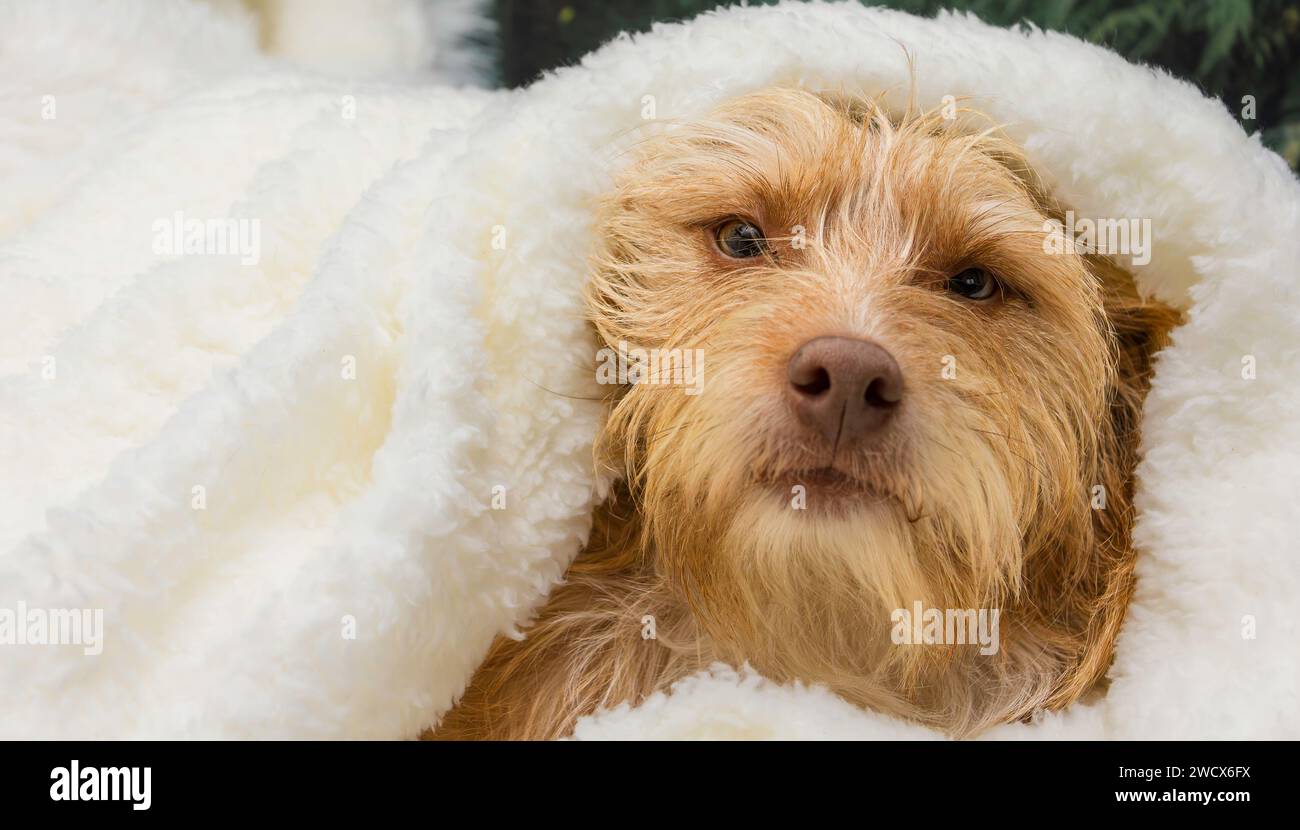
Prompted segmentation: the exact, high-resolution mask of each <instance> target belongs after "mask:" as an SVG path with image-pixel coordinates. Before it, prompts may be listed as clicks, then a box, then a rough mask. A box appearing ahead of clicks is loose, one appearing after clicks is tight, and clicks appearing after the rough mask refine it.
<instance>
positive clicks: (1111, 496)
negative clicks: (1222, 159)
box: [1048, 256, 1183, 706]
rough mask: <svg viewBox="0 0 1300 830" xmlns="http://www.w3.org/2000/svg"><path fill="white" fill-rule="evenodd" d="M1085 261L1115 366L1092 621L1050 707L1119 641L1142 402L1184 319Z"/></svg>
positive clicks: (1076, 691) (1081, 688)
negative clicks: (1161, 355) (1158, 361)
mask: <svg viewBox="0 0 1300 830" xmlns="http://www.w3.org/2000/svg"><path fill="white" fill-rule="evenodd" d="M1087 259H1088V266H1089V270H1090V271H1091V272H1092V273H1093V274H1094V275H1095V277H1096V278H1097V280H1098V283H1099V286H1100V289H1101V293H1102V303H1103V307H1104V309H1105V315H1106V323H1107V326H1108V328H1109V330H1110V334H1111V348H1112V361H1113V367H1114V371H1113V376H1112V381H1111V384H1110V387H1109V389H1108V399H1107V410H1108V411H1107V413H1106V416H1105V417H1106V422H1105V423H1103V424H1099V425H1098V426H1099V433H1100V434H1099V439H1100V440H1099V441H1098V443H1097V447H1096V453H1097V457H1096V458H1095V459H1094V460H1093V464H1092V465H1091V466H1092V469H1091V471H1090V473H1089V476H1090V481H1089V482H1086V483H1087V484H1088V488H1089V494H1088V495H1089V496H1090V498H1091V507H1092V515H1093V522H1092V525H1093V527H1092V531H1093V532H1092V544H1091V546H1090V548H1091V549H1090V550H1089V551H1087V552H1086V555H1087V564H1086V566H1085V568H1084V573H1085V576H1084V578H1083V582H1084V583H1086V585H1087V588H1086V589H1085V590H1084V591H1083V592H1081V593H1082V595H1083V596H1087V597H1088V598H1089V599H1088V601H1087V604H1088V607H1087V608H1084V609H1080V610H1082V611H1083V612H1084V615H1085V617H1086V619H1087V621H1088V622H1087V625H1086V629H1085V631H1084V632H1083V637H1082V642H1081V651H1080V653H1079V655H1078V659H1077V662H1076V663H1075V665H1074V668H1073V669H1072V670H1071V671H1070V672H1069V673H1068V674H1067V675H1066V676H1065V677H1063V678H1062V679H1061V681H1060V683H1059V684H1058V686H1057V688H1056V690H1055V692H1054V694H1053V696H1052V699H1051V700H1050V701H1049V702H1048V705H1049V706H1053V705H1058V706H1060V705H1065V704H1068V703H1070V702H1071V701H1073V700H1075V699H1077V698H1078V697H1079V696H1081V695H1082V694H1084V693H1085V692H1086V691H1088V690H1089V689H1090V688H1092V687H1093V686H1094V685H1095V684H1096V683H1097V682H1098V681H1100V680H1101V679H1102V678H1103V677H1104V676H1105V674H1106V671H1107V669H1108V668H1109V667H1110V662H1111V658H1112V656H1113V654H1114V647H1115V639H1116V637H1117V636H1118V635H1119V630H1120V626H1121V625H1122V623H1123V621H1124V616H1125V612H1126V610H1127V608H1128V604H1129V599H1130V597H1131V596H1132V592H1133V585H1134V566H1135V564H1136V561H1137V552H1136V551H1134V550H1133V547H1132V529H1133V520H1134V518H1135V516H1134V511H1133V491H1134V469H1135V467H1136V466H1137V462H1138V454H1139V447H1140V442H1141V425H1142V408H1143V402H1144V400H1145V399H1146V394H1147V391H1148V390H1149V389H1150V387H1151V378H1152V375H1153V372H1154V368H1155V358H1156V354H1157V353H1158V352H1159V351H1160V350H1161V349H1162V348H1164V346H1165V345H1166V344H1167V343H1168V342H1169V337H1170V334H1171V333H1172V331H1173V329H1174V328H1175V327H1176V326H1178V324H1179V323H1181V322H1182V319H1183V318H1182V314H1181V312H1179V311H1178V310H1177V309H1175V308H1173V307H1171V306H1168V305H1166V304H1164V303H1161V302H1159V301H1157V300H1152V299H1146V298H1143V297H1142V295H1141V294H1140V293H1139V291H1138V289H1137V287H1136V284H1135V282H1134V280H1133V276H1132V274H1130V273H1129V272H1128V271H1126V270H1124V269H1123V268H1121V267H1120V266H1119V265H1117V264H1116V263H1114V262H1113V261H1111V260H1110V259H1108V258H1105V257H1100V256H1089V257H1087ZM1098 485H1099V486H1100V488H1101V489H1100V490H1098V489H1097V487H1098Z"/></svg>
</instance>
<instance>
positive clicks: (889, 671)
mask: <svg viewBox="0 0 1300 830" xmlns="http://www.w3.org/2000/svg"><path fill="white" fill-rule="evenodd" d="M969 124H970V121H969V119H968V118H966V117H963V118H960V119H956V120H950V121H946V120H944V118H943V117H942V115H941V114H939V113H934V114H919V113H917V112H915V111H914V110H913V111H909V112H907V113H904V114H902V115H896V116H894V117H890V116H889V115H888V114H886V112H885V110H884V108H883V107H880V106H877V105H876V104H875V103H872V102H863V101H852V100H844V99H841V98H837V97H834V96H818V95H813V94H810V93H807V92H801V91H795V90H786V89H775V90H768V91H765V92H761V93H756V94H753V95H750V96H747V97H745V98H742V99H739V100H736V101H733V102H731V103H729V104H727V105H725V106H724V107H722V108H721V109H720V110H719V111H717V112H716V113H715V114H714V115H713V116H712V117H710V118H709V119H706V120H703V121H700V122H695V123H689V124H677V125H672V126H670V127H669V128H667V129H663V130H662V131H660V132H659V133H658V134H657V135H655V136H653V137H651V138H649V139H647V140H646V141H644V142H643V143H642V144H641V145H639V147H638V149H637V151H636V160H635V163H633V164H632V165H631V167H630V169H629V170H627V172H626V173H625V174H624V175H622V176H621V178H620V179H619V181H618V184H617V187H616V189H615V190H614V192H613V193H612V194H611V195H610V196H609V198H608V200H607V201H606V203H605V204H604V206H603V210H602V211H601V214H600V219H599V225H598V228H597V231H598V239H599V250H598V251H597V252H596V253H595V256H594V259H593V267H592V276H591V280H590V288H589V295H588V298H589V308H590V313H591V319H592V322H593V324H594V326H595V330H596V332H597V333H598V336H599V338H600V340H601V341H602V342H603V343H605V344H609V345H610V346H617V344H618V343H620V342H626V343H628V344H635V345H637V346H642V347H660V348H698V349H702V350H703V354H704V356H705V359H706V375H705V377H706V382H705V386H704V393H703V394H701V395H698V396H692V395H686V394H684V392H683V389H682V388H681V387H675V386H670V385H652V384H646V383H638V384H632V385H627V386H623V387H619V388H618V389H617V391H616V394H615V395H614V397H613V398H612V400H611V405H610V412H609V417H608V421H607V424H606V427H605V430H604V434H603V440H602V441H601V445H600V447H599V452H600V458H601V460H602V462H603V463H609V464H614V465H616V466H617V467H618V468H619V469H620V471H622V472H623V473H624V475H623V476H622V483H621V485H620V486H619V487H618V489H617V492H616V493H615V495H614V496H613V497H612V498H611V499H610V500H609V501H608V503H606V504H605V505H604V506H602V507H601V508H600V509H599V511H598V513H597V515H596V517H595V527H594V530H593V534H592V538H591V540H590V543H589V544H588V545H587V547H586V549H585V550H584V552H583V553H582V554H581V555H580V556H579V557H578V559H577V560H576V561H575V562H574V563H573V565H572V566H571V568H570V569H569V572H568V574H567V577H566V579H565V581H564V583H563V584H562V585H560V586H558V587H557V588H556V589H555V590H554V592H553V593H552V595H551V597H550V599H549V601H548V602H547V603H546V605H545V607H544V608H543V610H542V611H541V613H540V616H539V617H538V619H537V621H536V622H535V624H533V625H532V627H531V628H530V629H529V630H528V631H527V632H526V637H525V638H524V639H523V640H522V641H514V640H509V639H505V638H502V639H500V640H498V641H497V642H496V643H495V645H494V646H493V647H492V649H491V652H490V654H489V655H488V657H487V659H486V661H485V662H484V663H483V665H482V667H481V668H480V669H479V671H478V673H477V674H476V675H475V676H474V678H473V680H472V681H471V683H470V685H469V688H468V689H467V690H466V692H465V694H464V696H463V698H462V699H461V700H460V702H459V704H458V705H457V706H456V707H455V708H454V709H453V710H452V711H451V712H450V713H448V715H447V716H446V717H445V718H444V719H443V722H442V723H441V725H440V726H439V728H438V729H437V731H436V733H435V735H434V737H437V738H554V737H557V736H562V735H564V734H566V733H568V732H569V731H570V730H571V729H572V727H573V724H574V721H575V719H576V718H578V717H579V716H581V715H584V714H587V713H590V712H592V711H594V710H596V709H597V708H600V707H607V706H611V705H615V704H618V703H621V702H625V701H626V702H631V703H635V702H637V701H639V700H640V699H642V698H644V697H645V696H646V695H648V694H650V693H651V692H654V691H656V690H661V689H664V688H666V687H668V686H670V685H671V684H672V683H673V682H674V681H676V680H678V679H680V678H682V677H684V676H686V675H688V674H691V673H693V672H695V671H697V670H699V669H701V668H703V667H706V666H708V665H709V664H710V663H712V662H714V661H723V662H725V663H729V664H731V665H735V666H739V665H741V664H743V663H746V662H747V663H749V664H750V665H751V666H753V667H754V668H755V669H757V670H758V671H760V672H761V673H762V674H764V675H766V676H767V677H769V678H772V679H774V680H777V681H790V680H796V679H797V680H801V681H805V682H811V683H823V684H826V685H827V686H828V687H830V688H831V689H832V690H833V691H835V692H836V693H838V694H839V695H841V696H843V697H844V698H846V699H848V700H850V701H852V702H854V703H856V704H858V705H861V706H864V707H869V708H872V709H876V710H880V711H883V712H889V713H893V714H896V715H900V716H902V717H906V718H910V719H913V720H916V721H919V722H922V723H925V724H930V725H933V726H935V727H938V728H940V729H942V730H944V731H946V732H948V733H950V734H952V735H957V736H966V735H972V734H975V733H977V732H979V731H980V730H982V729H985V728H987V727H989V726H992V725H994V724H998V723H1003V722H1007V721H1011V720H1015V719H1021V718H1025V717H1027V716H1031V715H1032V714H1033V713H1034V712H1035V711H1036V710H1039V709H1042V708H1059V707H1062V706H1065V705H1066V704H1068V703H1070V702H1071V701H1074V700H1076V699H1077V698H1079V697H1080V696H1081V695H1083V694H1084V693H1085V692H1087V691H1088V690H1089V689H1091V688H1094V687H1095V686H1096V685H1097V684H1098V682H1099V681H1100V680H1101V678H1102V677H1103V675H1104V673H1105V670H1106V668H1107V666H1108V664H1109V661H1110V659H1111V654H1112V649H1113V644H1114V641H1115V637H1116V634H1117V632H1118V630H1119V626H1120V622H1121V620H1122V618H1123V615H1124V612H1125V608H1126V606H1127V604H1128V601H1129V597H1130V594H1131V592H1132V587H1133V564H1134V552H1133V550H1132V548H1131V546H1130V526H1131V522H1132V508H1131V506H1130V496H1131V492H1132V481H1131V479H1132V471H1133V467H1134V464H1135V461H1136V459H1135V452H1136V444H1137V430H1138V426H1139V419H1140V412H1141V404H1142V399H1143V396H1144V395H1145V392H1146V389H1147V384H1148V378H1149V375H1150V370H1151V359H1152V355H1153V354H1154V352H1155V351H1156V350H1157V349H1158V348H1159V347H1160V345H1161V344H1162V343H1163V342H1164V338H1165V337H1166V335H1167V333H1168V331H1169V330H1170V328H1171V327H1172V326H1173V325H1175V324H1176V322H1177V319H1178V318H1177V315H1176V314H1175V312H1173V311H1172V310H1170V309H1168V308H1166V307H1164V306H1161V305H1158V304H1154V303H1150V302H1144V301H1143V300H1142V299H1141V298H1140V297H1139V295H1138V293H1137V291H1136V290H1135V288H1134V284H1133V280H1132V278H1131V276H1130V275H1129V274H1128V273H1126V272H1125V271H1123V270H1121V269H1120V268H1118V267H1116V266H1115V265H1113V264H1111V263H1110V262H1109V261H1108V260H1106V259H1103V258H1099V257H1095V256H1091V255H1084V254H1082V253H1078V252H1075V251H1073V250H1068V251H1067V252H1065V253H1059V254H1058V253H1048V252H1045V251H1044V247H1043V240H1044V238H1045V236H1046V234H1045V233H1044V220H1045V219H1046V218H1048V217H1056V216H1059V210H1058V208H1057V206H1055V205H1054V204H1053V203H1052V202H1051V200H1050V199H1049V198H1048V197H1047V196H1046V195H1045V193H1044V191H1043V188H1042V187H1041V185H1040V184H1039V183H1038V182H1037V180H1036V179H1035V178H1034V176H1033V175H1032V173H1031V172H1030V170H1029V167H1028V165H1027V163H1026V162H1025V160H1024V158H1023V156H1022V155H1021V153H1020V152H1019V150H1018V149H1017V148H1016V147H1015V146H1013V145H1011V144H1009V143H1007V142H1006V141H1005V140H1002V139H1000V138H998V137H996V134H995V131H994V130H991V129H990V130H984V131H976V132H972V130H971V129H970V127H969ZM736 217H740V218H743V219H745V220H748V221H751V222H753V223H754V224H756V225H757V226H758V227H759V228H761V229H763V231H764V235H765V237H766V238H767V240H768V242H767V246H768V247H767V250H766V252H765V254H764V255H763V256H760V257H756V258H753V259H732V258H729V257H727V256H725V255H724V254H723V252H722V251H720V250H719V248H718V246H717V244H716V232H717V229H718V227H719V226H720V225H723V224H724V223H726V222H727V221H728V220H731V219H733V218H736ZM972 266H978V267H980V268H982V269H986V270H987V271H988V272H990V273H992V274H994V275H996V278H997V280H998V282H999V285H1000V291H999V292H998V295H997V296H995V297H992V298H990V299H989V300H985V301H972V300H970V299H966V298H963V297H961V296H957V295H956V294H953V293H950V292H948V291H946V290H945V286H946V283H947V279H948V277H950V276H951V275H952V274H954V273H956V272H958V271H961V270H962V269H964V268H968V267H972ZM822 335H839V336H847V337H854V338H863V339H868V340H871V341H874V342H876V343H878V344H881V345H882V346H884V347H885V348H887V349H888V350H889V351H890V352H891V353H892V354H893V355H894V357H895V359H896V360H897V362H898V365H899V366H900V367H901V369H902V374H903V377H904V387H905V394H904V397H903V400H902V402H901V404H900V408H899V410H898V411H897V414H896V416H895V417H894V423H893V424H892V426H891V432H890V434H889V436H888V438H887V440H885V441H883V442H876V443H875V444H872V445H870V446H868V447H867V448H865V449H862V450H859V451H857V452H855V453H854V454H853V455H852V456H851V457H840V458H838V459H837V467H838V469H840V470H842V471H843V472H844V473H845V475H846V476H849V477H851V479H852V480H853V482H854V490H853V492H852V493H850V494H848V495H846V494H845V492H843V488H842V487H840V486H839V485H833V486H832V485H823V484H820V483H819V482H818V480H817V479H816V478H815V476H812V475H810V474H809V473H808V471H810V470H816V469H818V468H821V467H824V466H826V465H827V464H829V463H831V459H830V457H829V456H830V448H829V447H827V446H826V445H825V442H824V439H822V438H820V436H817V435H815V434H812V433H810V432H809V431H808V430H807V429H805V428H804V427H802V426H801V425H800V424H799V423H798V422H797V421H796V419H795V418H794V417H793V416H792V414H791V412H790V408H789V406H788V402H787V401H786V399H785V397H784V396H783V394H782V392H783V390H784V387H785V384H786V383H788V380H787V377H786V367H787V363H788V361H789V360H790V356H791V354H792V353H793V352H794V351H795V350H796V349H798V348H799V346H800V345H801V344H803V343H805V342H806V341H808V340H809V339H811V338H815V337H818V336H822ZM945 367H948V368H949V372H947V373H946V374H945V372H944V369H945ZM954 368H955V376H953V372H952V369H954ZM800 483H805V484H806V492H807V509H803V510H796V509H792V500H791V493H792V492H793V487H794V485H797V484H800ZM1098 486H1100V487H1101V488H1104V499H1105V505H1104V507H1103V508H1100V509H1098V508H1097V507H1096V506H1095V504H1094V501H1095V499H1096V497H1097V495H1098V492H1099V491H1097V490H1096V489H1095V488H1096V487H1098ZM917 600H919V601H921V602H922V603H923V604H924V606H925V607H927V608H939V609H968V608H969V609H1000V610H1001V632H1000V633H1001V637H1000V644H1001V648H1000V650H999V651H998V652H997V653H996V654H994V655H987V656H986V655H981V654H980V653H979V650H978V648H976V647H972V646H969V645H965V646H963V645H895V644H894V643H893V642H892V641H891V638H890V631H891V628H892V623H891V621H890V615H891V612H892V611H893V610H894V609H898V608H911V607H912V604H913V602H914V601H917ZM648 617H653V619H654V624H655V629H656V635H657V636H656V639H646V638H644V637H643V629H644V628H645V621H646V619H647V618H648Z"/></svg>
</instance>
